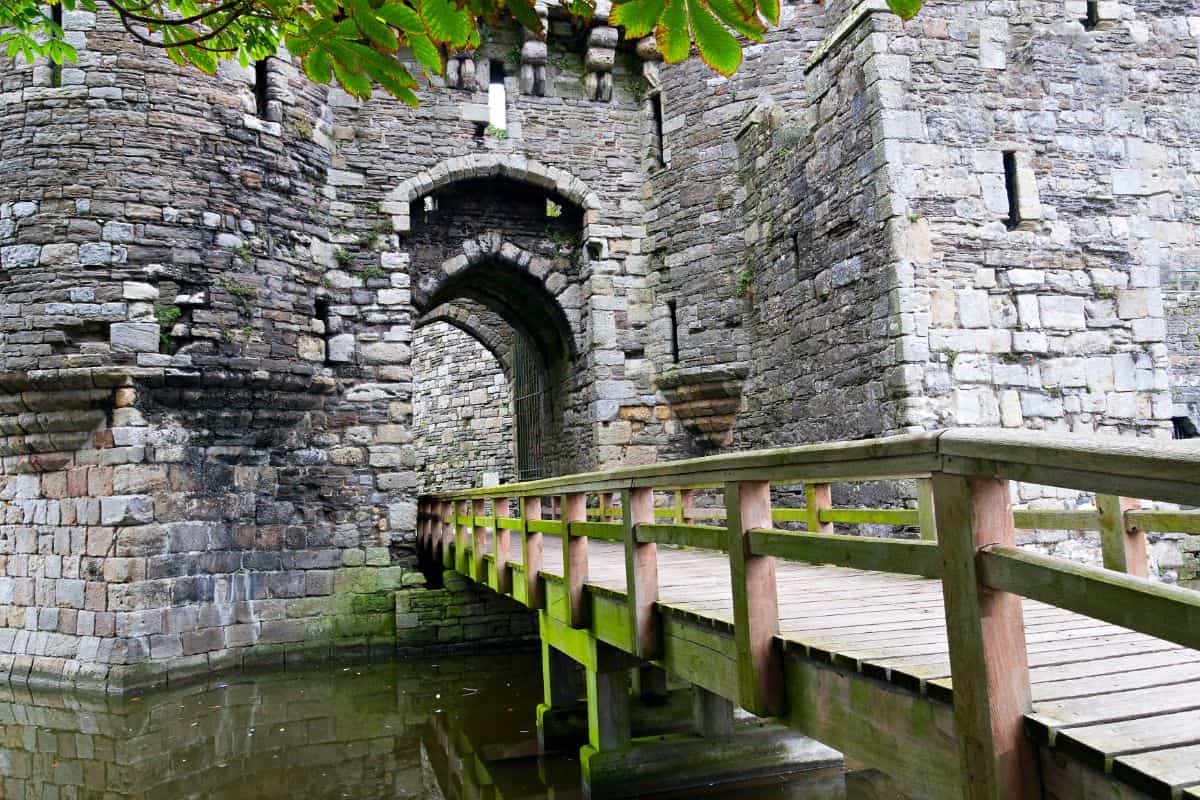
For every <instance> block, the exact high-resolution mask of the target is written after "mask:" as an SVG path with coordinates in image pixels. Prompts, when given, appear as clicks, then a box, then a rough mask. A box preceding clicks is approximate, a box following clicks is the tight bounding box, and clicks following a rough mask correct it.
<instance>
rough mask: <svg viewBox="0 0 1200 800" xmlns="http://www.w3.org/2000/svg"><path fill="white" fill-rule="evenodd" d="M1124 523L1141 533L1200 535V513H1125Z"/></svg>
mask: <svg viewBox="0 0 1200 800" xmlns="http://www.w3.org/2000/svg"><path fill="white" fill-rule="evenodd" d="M1125 520H1126V522H1127V523H1128V524H1129V525H1130V526H1132V527H1134V528H1137V529H1138V530H1141V531H1156V532H1160V533H1200V511H1149V510H1146V509H1138V510H1136V511H1132V510H1131V511H1127V512H1126V513H1125Z"/></svg>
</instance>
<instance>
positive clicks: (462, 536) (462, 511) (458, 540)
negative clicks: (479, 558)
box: [454, 500, 471, 576]
mask: <svg viewBox="0 0 1200 800" xmlns="http://www.w3.org/2000/svg"><path fill="white" fill-rule="evenodd" d="M456 505H457V506H458V511H457V516H458V517H467V516H470V514H471V501H470V500H463V501H462V502H460V503H457V504H456ZM470 537H471V526H470V525H464V524H462V522H460V521H459V520H458V519H457V518H456V519H455V520H454V571H455V572H457V573H459V574H460V575H467V576H470V574H471V560H470V556H469V555H468V553H469V548H468V547H467V541H468V539H470Z"/></svg>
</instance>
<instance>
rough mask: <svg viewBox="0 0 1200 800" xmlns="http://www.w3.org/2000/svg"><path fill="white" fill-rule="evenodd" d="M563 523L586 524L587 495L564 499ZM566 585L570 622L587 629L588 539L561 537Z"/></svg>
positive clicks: (575, 494)
mask: <svg viewBox="0 0 1200 800" xmlns="http://www.w3.org/2000/svg"><path fill="white" fill-rule="evenodd" d="M560 502H561V506H560V507H561V508H562V522H563V525H564V527H565V528H566V529H567V530H570V526H571V525H575V524H577V523H580V522H587V495H585V494H583V493H582V492H577V493H573V494H565V495H563V496H562V500H561V501H560ZM560 538H561V541H562V564H563V584H564V585H565V586H566V589H567V622H568V624H570V626H571V627H572V628H586V627H587V624H588V619H587V604H586V603H585V602H584V597H583V585H584V584H585V583H586V582H587V579H588V539H587V537H586V536H562V537H560Z"/></svg>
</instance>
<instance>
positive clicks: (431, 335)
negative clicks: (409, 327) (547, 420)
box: [413, 322, 516, 493]
mask: <svg viewBox="0 0 1200 800" xmlns="http://www.w3.org/2000/svg"><path fill="white" fill-rule="evenodd" d="M413 369H414V372H415V375H416V379H415V381H414V386H413V431H414V434H415V437H416V438H415V444H416V447H417V449H418V451H419V452H420V453H421V454H422V455H421V458H420V459H419V460H418V462H417V467H416V468H417V485H418V487H419V488H420V490H421V492H422V493H426V492H428V493H433V492H437V491H440V490H446V489H456V488H462V487H465V486H483V485H488V483H489V482H490V483H492V484H494V483H511V482H512V481H514V480H515V475H516V467H515V463H514V459H513V441H514V440H513V435H514V434H513V418H512V406H511V401H510V395H509V383H508V380H507V378H506V377H505V374H504V372H503V371H502V370H501V368H500V364H499V362H498V361H497V360H496V357H495V356H494V355H492V354H491V353H490V352H488V350H487V349H486V348H485V347H484V346H483V345H482V344H481V343H480V342H479V341H478V340H477V339H475V338H473V337H472V336H471V335H469V334H467V333H465V332H463V331H462V330H460V329H459V328H456V327H454V326H453V325H451V324H449V323H447V322H435V323H433V324H431V325H425V326H422V327H420V328H418V329H417V332H416V337H415V339H414V341H413Z"/></svg>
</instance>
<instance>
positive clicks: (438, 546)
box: [429, 500, 450, 564]
mask: <svg viewBox="0 0 1200 800" xmlns="http://www.w3.org/2000/svg"><path fill="white" fill-rule="evenodd" d="M434 508H435V509H436V510H437V519H435V520H433V530H432V531H431V532H430V536H429V539H430V546H429V560H430V561H431V562H432V563H434V564H440V563H442V548H443V547H445V542H446V537H445V530H446V515H447V513H448V511H447V509H449V508H450V504H449V503H447V502H446V501H444V500H443V501H441V502H439V503H434Z"/></svg>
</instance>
